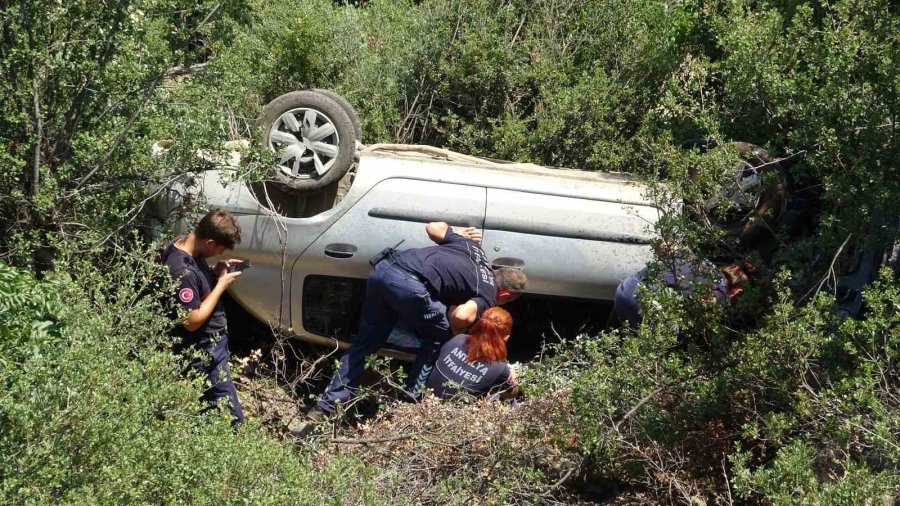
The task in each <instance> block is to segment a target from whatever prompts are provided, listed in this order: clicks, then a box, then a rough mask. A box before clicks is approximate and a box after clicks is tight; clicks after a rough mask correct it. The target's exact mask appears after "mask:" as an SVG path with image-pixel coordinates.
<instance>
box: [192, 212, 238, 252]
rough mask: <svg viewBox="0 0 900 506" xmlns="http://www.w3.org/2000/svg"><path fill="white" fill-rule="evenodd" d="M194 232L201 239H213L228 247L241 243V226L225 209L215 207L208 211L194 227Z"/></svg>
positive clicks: (232, 247) (231, 247)
mask: <svg viewBox="0 0 900 506" xmlns="http://www.w3.org/2000/svg"><path fill="white" fill-rule="evenodd" d="M194 234H195V235H196V236H197V237H199V238H200V239H212V240H213V241H215V242H216V244H218V245H219V246H225V247H226V248H227V249H234V246H235V244H240V243H241V226H240V225H238V222H237V220H235V219H234V216H232V215H231V213H229V212H228V211H226V210H224V209H213V210H212V211H210V212H208V213H206V216H204V217H203V218H202V219H201V220H200V223H198V224H197V227H196V228H194Z"/></svg>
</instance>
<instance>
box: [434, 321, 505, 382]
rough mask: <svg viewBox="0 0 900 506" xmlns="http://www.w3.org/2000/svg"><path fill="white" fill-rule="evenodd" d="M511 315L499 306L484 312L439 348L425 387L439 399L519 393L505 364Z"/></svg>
mask: <svg viewBox="0 0 900 506" xmlns="http://www.w3.org/2000/svg"><path fill="white" fill-rule="evenodd" d="M511 330H512V316H510V315H509V313H508V312H507V311H506V310H505V309H503V308H500V307H492V308H490V309H488V310H487V311H485V312H484V314H483V315H482V316H481V319H480V320H478V321H477V322H475V324H474V325H472V327H470V328H469V331H468V333H467V334H460V335H458V336H456V337H454V338H453V339H451V340H449V341H447V343H446V344H444V346H443V347H441V351H440V354H439V355H438V360H437V363H436V364H435V366H434V369H433V370H432V371H431V375H430V376H429V377H428V383H427V384H426V386H427V387H428V389H430V390H433V391H434V394H435V395H437V396H438V397H440V398H442V399H446V398H448V397H453V396H454V395H456V394H458V393H459V392H460V391H465V392H468V393H470V394H472V395H486V394H489V393H495V392H496V393H503V394H504V396H514V395H516V394H517V393H518V388H519V387H518V386H517V382H516V378H515V375H514V374H513V372H512V369H510V367H509V364H508V363H507V362H506V341H507V340H508V339H509V334H510V331H511Z"/></svg>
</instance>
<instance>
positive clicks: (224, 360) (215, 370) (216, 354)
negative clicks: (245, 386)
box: [187, 332, 244, 425]
mask: <svg viewBox="0 0 900 506" xmlns="http://www.w3.org/2000/svg"><path fill="white" fill-rule="evenodd" d="M192 348H194V349H197V350H200V356H199V357H197V358H193V359H191V361H190V362H189V363H188V366H189V367H190V368H191V369H193V370H195V371H197V373H199V374H200V375H201V376H205V377H206V378H207V381H206V384H207V389H206V390H205V391H204V392H203V395H202V396H201V397H200V400H201V401H203V402H205V403H207V404H208V407H207V408H206V409H205V410H204V411H211V410H215V409H217V408H218V406H219V403H220V401H223V402H225V403H226V405H227V406H228V410H229V411H230V412H231V424H232V425H237V424H239V423H243V421H244V410H243V408H242V407H241V402H240V401H239V400H238V396H237V389H235V387H234V381H232V379H231V371H229V370H228V354H229V353H228V332H222V333H221V334H219V335H218V336H217V337H211V338H210V340H209V341H204V342H202V343H198V344H195V345H193V346H192ZM187 349H188V350H190V348H187Z"/></svg>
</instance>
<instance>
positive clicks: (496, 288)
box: [310, 222, 527, 419]
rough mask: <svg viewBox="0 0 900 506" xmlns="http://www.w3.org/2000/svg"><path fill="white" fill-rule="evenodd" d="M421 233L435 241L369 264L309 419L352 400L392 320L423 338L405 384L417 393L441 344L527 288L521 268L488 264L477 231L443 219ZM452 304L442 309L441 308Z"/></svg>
mask: <svg viewBox="0 0 900 506" xmlns="http://www.w3.org/2000/svg"><path fill="white" fill-rule="evenodd" d="M425 230H426V232H427V234H428V236H429V238H430V239H431V240H432V241H434V242H435V243H436V244H437V246H431V247H427V248H418V249H410V250H406V251H401V252H398V253H396V254H391V255H387V258H385V259H384V260H382V261H380V262H378V263H377V264H376V265H375V270H374V272H372V274H371V275H370V276H369V280H368V283H367V285H366V300H365V303H364V304H363V309H362V316H361V319H360V325H359V332H358V335H357V338H356V341H355V342H354V343H353V345H352V346H351V347H350V349H348V350H347V351H346V352H345V353H344V355H343V357H341V365H340V367H339V369H338V370H337V371H336V372H335V374H334V377H333V378H332V379H331V383H330V384H329V386H328V388H327V389H326V390H325V393H324V394H322V396H321V397H320V398H319V402H318V410H313V411H311V412H310V418H313V419H316V418H320V417H321V415H322V412H327V413H331V412H333V411H334V408H335V403H338V402H346V401H347V400H348V399H349V398H350V396H351V394H352V390H353V389H354V388H356V387H357V386H358V385H359V381H360V378H361V376H362V373H363V369H364V366H365V359H366V357H367V356H369V355H371V354H373V353H375V352H377V351H378V350H379V349H380V348H381V347H382V346H383V345H384V343H385V341H386V340H387V338H388V335H389V334H390V333H391V329H393V328H394V326H396V325H397V324H398V323H402V324H404V325H405V326H406V327H408V328H410V329H412V330H413V331H414V332H415V333H416V334H417V335H418V336H419V337H420V338H421V340H422V346H421V347H420V348H419V351H418V354H417V356H416V360H415V362H414V363H413V365H412V368H411V370H410V373H409V376H408V377H407V382H406V385H405V387H406V391H407V393H408V394H410V396H412V397H413V398H418V397H419V393H420V391H421V390H422V389H423V388H424V385H425V382H426V380H427V379H428V376H429V374H430V373H431V369H432V367H433V366H434V361H435V359H436V355H437V353H438V351H439V350H440V348H441V346H442V345H443V344H444V343H445V342H447V341H448V340H449V339H451V338H452V337H453V336H454V335H457V334H460V333H462V332H464V331H465V330H466V329H467V328H469V326H470V325H472V324H473V323H475V321H476V320H477V319H478V318H480V317H481V314H482V313H484V311H485V310H487V309H488V308H490V307H492V306H495V305H502V304H506V303H508V302H512V301H513V300H515V299H517V298H518V297H519V296H520V295H521V294H522V293H523V292H524V291H525V285H526V283H527V279H526V277H525V274H524V273H523V272H522V271H521V270H519V269H513V268H500V269H497V270H494V269H493V268H492V267H491V264H490V263H489V262H488V260H487V257H486V255H485V253H484V250H482V249H481V233H480V232H479V231H478V230H476V229H474V228H465V229H461V230H459V231H458V232H457V231H455V230H453V229H452V228H450V227H449V226H448V225H447V224H446V223H443V222H433V223H429V224H428V225H426V227H425ZM453 306H456V307H455V308H454V309H453V311H451V312H450V313H449V314H448V311H447V308H450V307H453Z"/></svg>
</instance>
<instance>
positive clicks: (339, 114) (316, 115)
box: [259, 90, 357, 193]
mask: <svg viewBox="0 0 900 506" xmlns="http://www.w3.org/2000/svg"><path fill="white" fill-rule="evenodd" d="M348 106H349V104H348ZM259 124H260V127H261V130H262V132H263V134H262V138H261V139H260V142H261V145H262V146H263V147H264V148H267V149H270V150H272V151H274V152H275V153H276V154H277V155H278V158H279V160H278V162H277V164H276V165H275V167H274V168H273V171H272V174H273V179H274V180H275V181H276V182H277V183H279V185H280V186H281V187H282V189H283V190H285V191H287V192H290V193H306V192H310V191H315V190H320V189H323V188H327V187H329V186H331V185H333V184H335V183H337V182H338V181H339V180H340V179H341V177H343V176H344V174H346V173H347V171H348V170H349V169H350V166H351V165H352V164H353V159H354V153H355V151H356V141H357V134H356V131H357V129H356V128H355V127H354V123H353V120H352V119H351V117H350V115H349V114H348V113H347V111H346V110H345V108H344V106H342V105H341V103H340V102H338V101H337V100H335V99H334V98H332V97H330V96H328V95H326V94H323V93H319V92H315V91H308V90H305V91H293V92H290V93H286V94H284V95H281V96H280V97H278V98H276V99H275V100H273V101H271V102H269V104H268V105H266V107H265V109H264V110H263V115H262V118H261V119H260V123H259Z"/></svg>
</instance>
